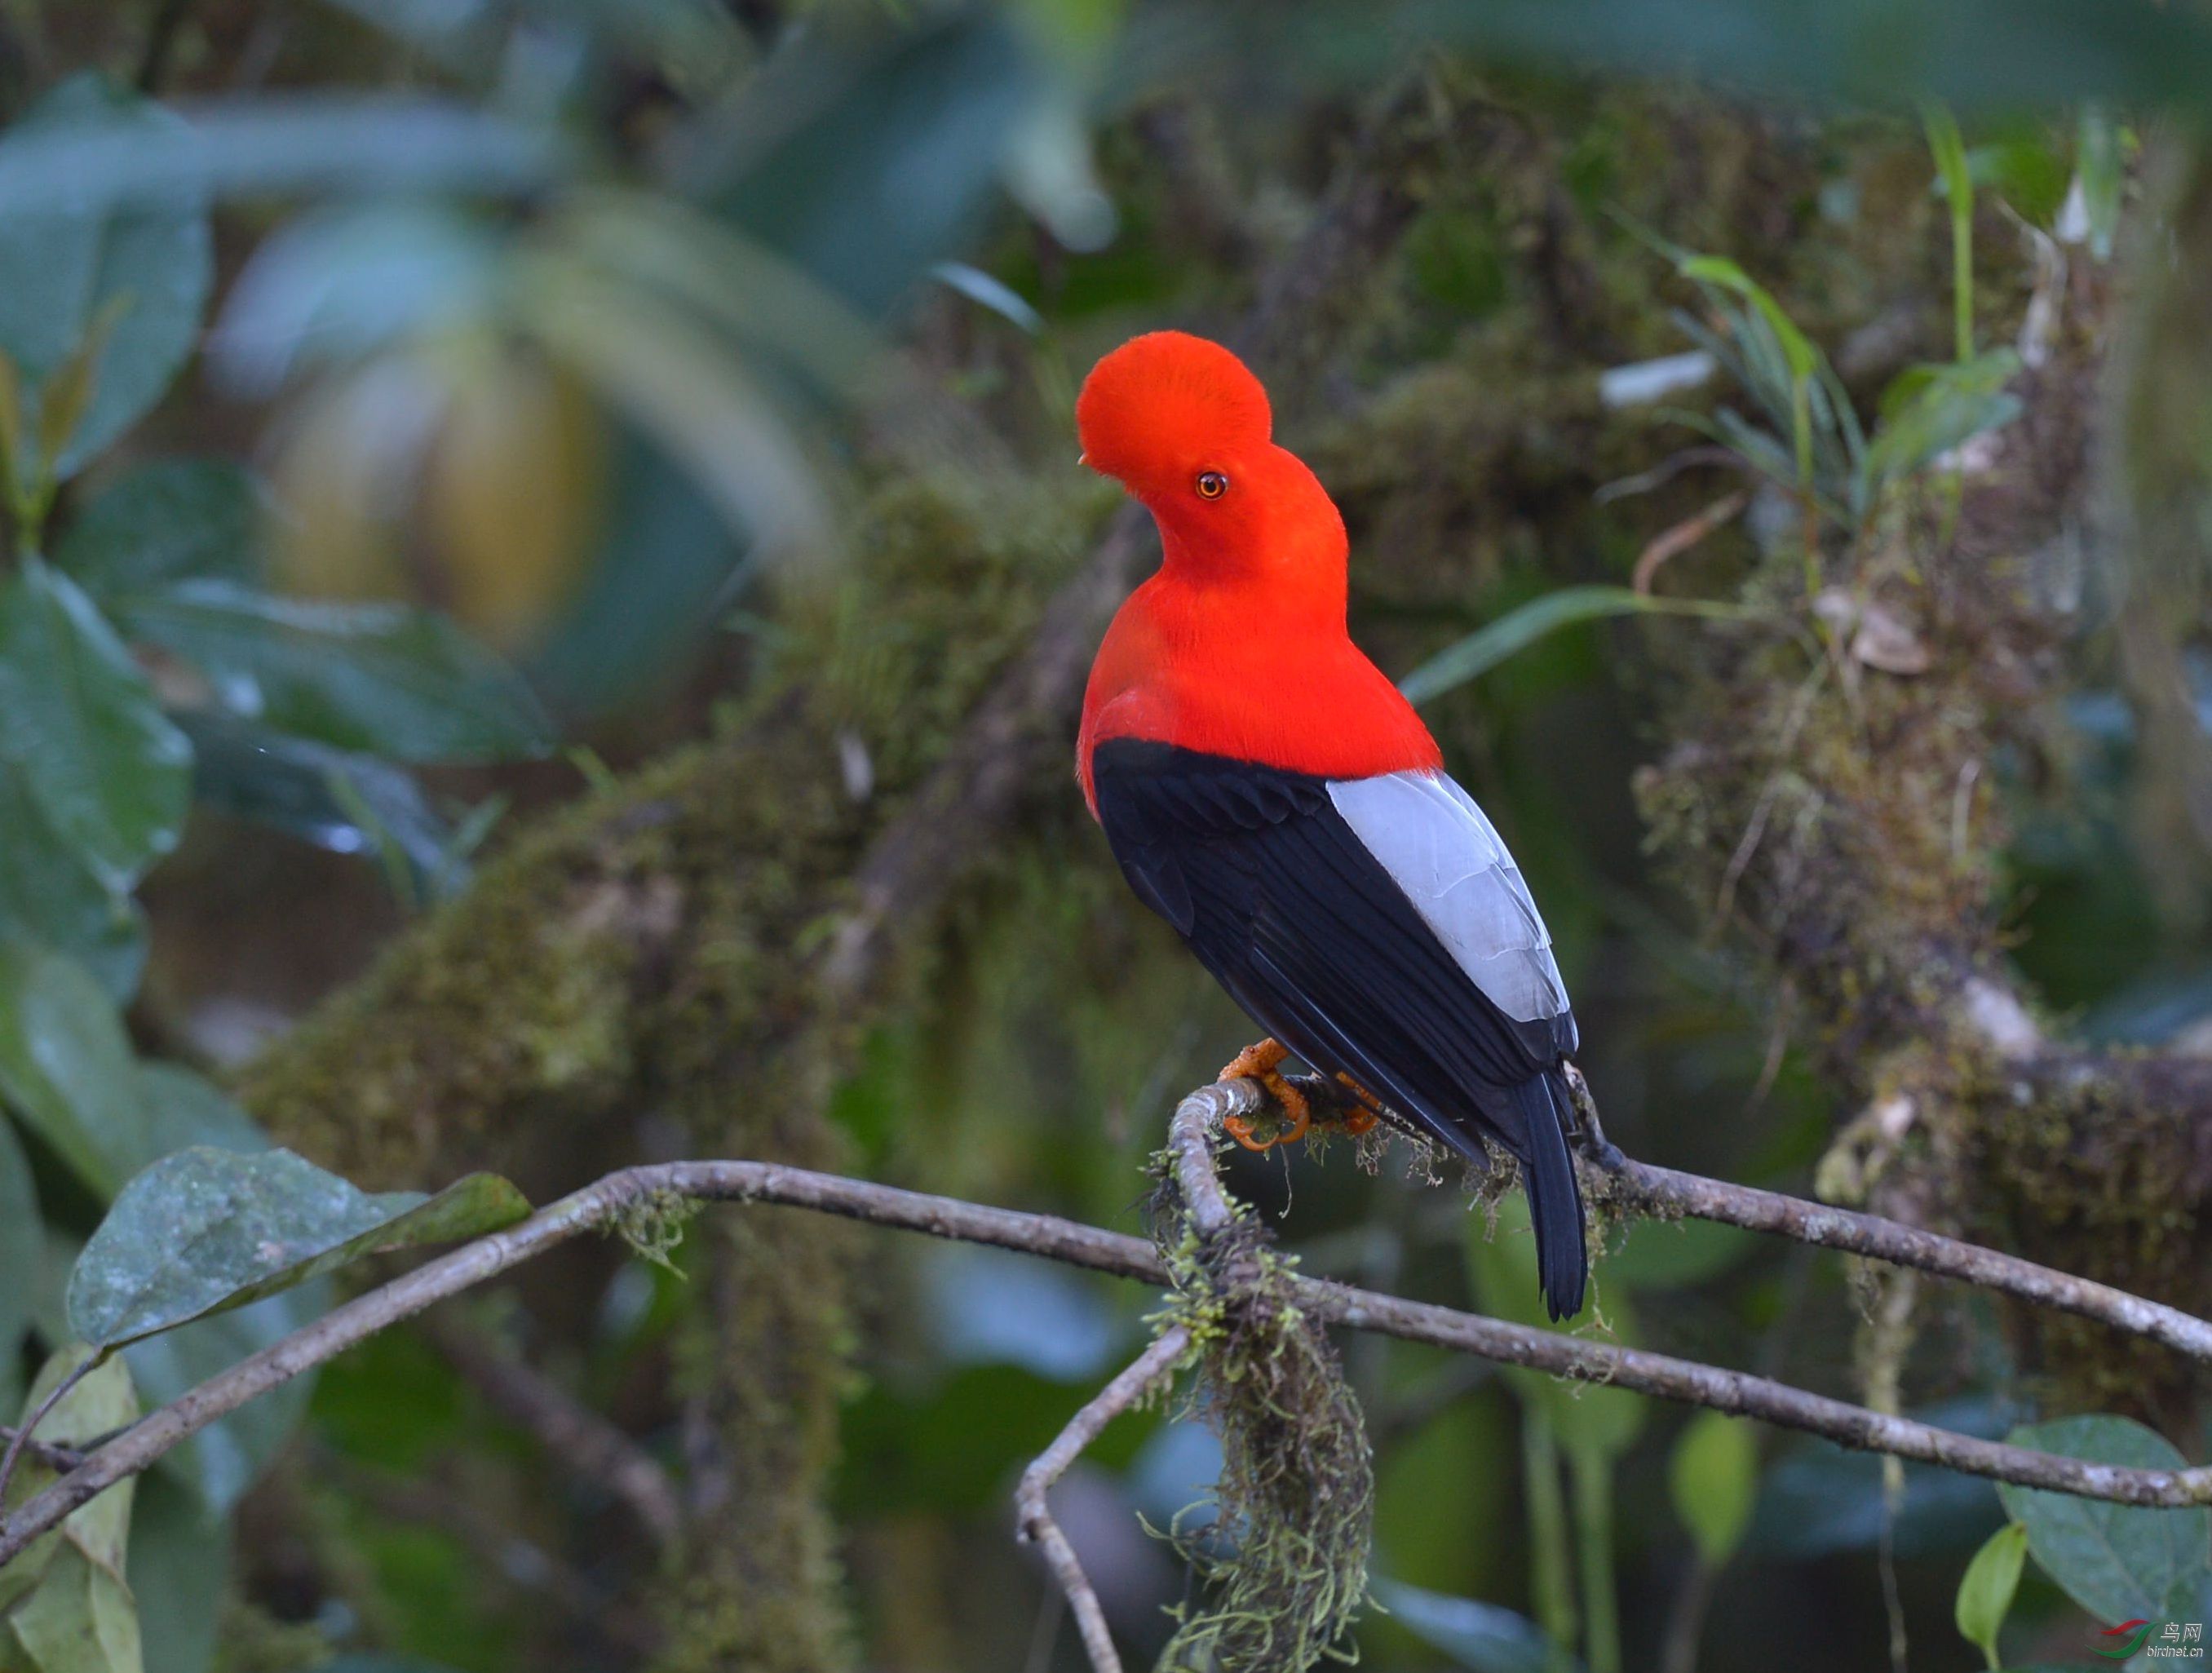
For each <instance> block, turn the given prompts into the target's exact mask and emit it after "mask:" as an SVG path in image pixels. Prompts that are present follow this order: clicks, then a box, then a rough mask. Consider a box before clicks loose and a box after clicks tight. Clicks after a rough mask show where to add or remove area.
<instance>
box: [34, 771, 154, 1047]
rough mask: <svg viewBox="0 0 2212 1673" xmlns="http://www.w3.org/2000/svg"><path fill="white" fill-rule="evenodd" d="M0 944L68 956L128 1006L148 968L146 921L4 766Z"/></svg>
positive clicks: (117, 1001) (113, 997)
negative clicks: (24, 944) (28, 944)
mask: <svg viewBox="0 0 2212 1673" xmlns="http://www.w3.org/2000/svg"><path fill="white" fill-rule="evenodd" d="M0 855H6V856H7V863H6V864H4V865H0V938H12V939H15V940H26V941H36V942H39V943H40V945H42V946H49V947H52V948H53V949H54V950H55V951H56V952H66V953H69V954H70V955H71V956H72V957H73V958H76V959H77V960H78V961H79V962H81V963H82V964H83V965H84V967H85V968H86V969H87V970H90V971H91V972H92V973H93V975H94V976H96V977H97V978H98V979H99V982H100V986H101V987H103V988H105V989H106V990H107V996H108V997H109V998H110V999H112V1000H113V1001H115V1002H116V1003H117V1004H118V1005H119V1004H121V1003H123V1002H124V1001H125V1000H127V999H129V998H130V997H131V995H132V994H133V993H135V992H137V988H138V978H139V976H140V975H141V974H142V973H143V971H144V970H145V967H146V916H145V914H144V913H143V912H142V911H140V910H139V909H138V903H137V902H136V901H135V900H133V899H132V898H131V897H130V896H129V895H127V894H114V893H111V892H109V891H108V889H107V887H106V885H104V884H103V883H101V882H100V879H98V878H97V877H95V876H94V875H93V873H92V871H91V868H90V867H88V866H87V865H85V863H84V862H83V861H82V859H81V858H80V857H79V856H78V855H77V854H76V851H75V850H74V849H71V848H70V846H69V844H67V843H64V842H63V841H62V839H61V837H59V836H58V835H57V834H56V832H55V830H54V828H53V826H52V824H49V823H47V820H46V815H45V814H44V813H42V812H40V811H39V807H38V804H37V803H36V802H35V801H34V800H33V799H32V795H31V785H30V780H29V779H28V778H27V777H26V776H25V775H24V773H23V771H22V770H21V768H19V767H17V766H16V765H15V763H12V762H8V761H0Z"/></svg>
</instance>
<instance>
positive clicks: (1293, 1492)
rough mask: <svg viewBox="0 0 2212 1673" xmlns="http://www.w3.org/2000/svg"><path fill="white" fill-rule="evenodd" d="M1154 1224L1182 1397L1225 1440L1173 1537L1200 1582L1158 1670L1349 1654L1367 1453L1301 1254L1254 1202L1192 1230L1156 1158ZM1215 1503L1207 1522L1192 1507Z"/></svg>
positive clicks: (1263, 1664) (1362, 1576) (1256, 1669)
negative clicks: (1183, 1343)
mask: <svg viewBox="0 0 2212 1673" xmlns="http://www.w3.org/2000/svg"><path fill="white" fill-rule="evenodd" d="M1156 1175H1157V1177H1158V1179H1159V1181H1160V1187H1159V1189H1158V1193H1156V1195H1155V1196H1154V1199H1153V1237H1154V1239H1155V1241H1156V1242H1158V1244H1159V1246H1160V1249H1161V1250H1162V1252H1163V1253H1164V1255H1165V1256H1166V1257H1167V1261H1168V1263H1169V1270H1170V1276H1171V1278H1172V1280H1173V1282H1174V1295H1173V1299H1171V1300H1170V1304H1169V1306H1168V1308H1167V1310H1166V1311H1165V1313H1164V1316H1163V1317H1162V1320H1161V1323H1162V1324H1163V1326H1164V1327H1165V1326H1167V1325H1172V1324H1180V1325H1182V1326H1183V1327H1184V1328H1185V1329H1188V1331H1189V1332H1190V1335H1191V1340H1192V1342H1193V1344H1194V1347H1193V1360H1194V1365H1195V1367H1196V1372H1197V1387H1196V1390H1195V1392H1194V1395H1193V1396H1192V1401H1191V1404H1192V1408H1193V1410H1194V1412H1195V1413H1196V1414H1198V1415H1199V1416H1200V1417H1201V1418H1203V1419H1204V1420H1205V1421H1206V1422H1207V1423H1209V1424H1210V1425H1212V1428H1213V1430H1214V1432H1215V1433H1216V1434H1218V1436H1219V1437H1220V1439H1221V1452H1222V1462H1221V1475H1220V1479H1219V1480H1218V1481H1216V1482H1215V1484H1214V1487H1213V1490H1212V1493H1211V1494H1209V1495H1208V1497H1207V1499H1206V1500H1204V1501H1203V1502H1202V1503H1201V1504H1200V1505H1199V1506H1193V1507H1192V1509H1191V1510H1190V1511H1188V1512H1184V1513H1183V1515H1182V1517H1179V1518H1177V1520H1176V1524H1175V1525H1174V1526H1173V1527H1171V1528H1170V1529H1169V1530H1168V1537H1169V1538H1170V1540H1171V1541H1172V1542H1173V1543H1174V1544H1175V1545H1176V1548H1177V1549H1178V1551H1179V1552H1180V1553H1181V1554H1182V1556H1183V1558H1184V1559H1185V1560H1186V1561H1188V1563H1189V1565H1190V1567H1191V1570H1192V1573H1193V1574H1194V1579H1195V1581H1196V1583H1197V1585H1199V1587H1200V1591H1201V1593H1202V1596H1201V1597H1200V1598H1199V1599H1198V1600H1197V1601H1196V1602H1194V1603H1187V1604H1185V1605H1183V1606H1182V1607H1181V1608H1179V1609H1176V1610H1175V1611H1174V1614H1175V1615H1176V1623H1177V1624H1176V1633H1175V1636H1174V1637H1173V1638H1172V1639H1171V1640H1170V1641H1169V1644H1168V1646H1167V1648H1166V1649H1165V1650H1164V1652H1162V1653H1161V1656H1160V1660H1159V1667H1160V1670H1161V1673H1276V1670H1281V1673H1302V1670H1304V1669H1306V1668H1310V1667H1312V1666H1314V1665H1315V1664H1317V1663H1319V1662H1322V1661H1323V1660H1337V1661H1351V1660H1353V1659H1355V1656H1354V1653H1353V1652H1352V1646H1351V1642H1350V1634H1351V1631H1352V1625H1353V1623H1354V1621H1356V1620H1357V1619H1358V1614H1359V1610H1360V1608H1361V1606H1362V1604H1363V1603H1365V1601H1366V1598H1367V1562H1368V1554H1369V1550H1370V1547H1371V1545H1372V1543H1373V1538H1374V1521H1375V1462H1374V1457H1373V1456H1372V1454H1371V1453H1370V1451H1369V1450H1368V1445H1367V1429H1366V1424H1365V1421H1364V1418H1363V1417H1362V1416H1361V1414H1360V1410H1359V1406H1358V1402H1357V1401H1356V1400H1354V1399H1353V1397H1352V1388H1351V1385H1350V1384H1349V1383H1348V1382H1347V1381H1346V1378H1345V1374H1344V1367H1343V1366H1342V1364H1341V1363H1340V1361H1339V1360H1338V1359H1337V1356H1336V1350H1335V1348H1334V1347H1332V1346H1331V1345H1330V1343H1329V1341H1328V1335H1326V1333H1324V1332H1323V1330H1322V1328H1321V1326H1320V1325H1319V1324H1317V1323H1315V1321H1314V1320H1312V1319H1311V1318H1309V1317H1307V1316H1306V1315H1305V1313H1304V1311H1302V1310H1301V1309H1300V1308H1299V1307H1298V1305H1297V1303H1296V1301H1295V1300H1294V1299H1293V1297H1292V1293H1291V1287H1290V1279H1291V1273H1292V1270H1293V1268H1294V1266H1295V1262H1292V1261H1291V1260H1288V1259H1286V1258H1285V1256H1282V1255H1280V1254H1279V1253H1278V1252H1277V1251H1276V1250H1275V1249H1274V1248H1273V1246H1272V1240H1271V1239H1270V1238H1269V1237H1268V1235H1267V1230H1266V1228H1265V1227H1264V1226H1261V1224H1260V1222H1259V1220H1258V1218H1257V1217H1256V1216H1255V1214H1254V1213H1253V1212H1252V1210H1251V1208H1250V1207H1249V1205H1246V1204H1242V1203H1240V1204H1238V1205H1237V1207H1236V1209H1235V1220H1234V1221H1233V1223H1232V1225H1231V1226H1230V1228H1229V1229H1228V1230H1227V1231H1226V1232H1223V1233H1222V1234H1221V1235H1219V1236H1218V1237H1215V1238H1211V1239H1209V1240H1206V1241H1205V1242H1203V1243H1201V1242H1200V1239H1199V1238H1198V1237H1197V1235H1196V1234H1195V1232H1193V1230H1192V1229H1191V1228H1190V1226H1189V1225H1188V1222H1187V1221H1186V1220H1185V1219H1184V1217H1183V1214H1182V1208H1181V1204H1180V1201H1179V1199H1178V1198H1177V1196H1176V1193H1175V1191H1174V1188H1173V1185H1172V1183H1171V1181H1172V1177H1173V1171H1172V1169H1171V1168H1170V1167H1169V1166H1167V1165H1166V1164H1165V1163H1164V1161H1163V1162H1162V1163H1161V1164H1159V1165H1158V1166H1157V1167H1156ZM1206 1510H1211V1511H1212V1512H1214V1514H1213V1515H1212V1518H1210V1519H1206V1521H1205V1525H1204V1526H1203V1527H1200V1526H1197V1525H1196V1524H1197V1522H1198V1520H1200V1518H1199V1517H1198V1515H1197V1513H1198V1512H1203V1511H1206Z"/></svg>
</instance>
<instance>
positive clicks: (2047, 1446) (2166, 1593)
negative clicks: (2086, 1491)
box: [1997, 1416, 2212, 1621]
mask: <svg viewBox="0 0 2212 1673" xmlns="http://www.w3.org/2000/svg"><path fill="white" fill-rule="evenodd" d="M2009 1439H2010V1440H2011V1441H2012V1444H2013V1445H2015V1446H2032V1447H2034V1448H2036V1449H2038V1450H2039V1451H2045V1452H2057V1453H2060V1454H2063V1456H2065V1457H2069V1458H2086V1459H2088V1460H2091V1461H2092V1462H2093V1463H2109V1464H2124V1465H2128V1466H2130V1467H2131V1468H2134V1469H2186V1468H2188V1465H2187V1463H2186V1462H2185V1460H2184V1459H2183V1457H2182V1456H2181V1454H2180V1453H2179V1452H2178V1451H2175V1450H2174V1449H2173V1447H2172V1445H2171V1444H2170V1443H2169V1442H2168V1441H2167V1440H2166V1439H2165V1438H2164V1437H2163V1436H2161V1435H2159V1434H2156V1433H2153V1432H2152V1431H2151V1430H2149V1429H2147V1428H2145V1427H2143V1426H2142V1424H2140V1423H2137V1422H2136V1421H2134V1420H2133V1419H2131V1418H2124V1417H2107V1416H2094V1417H2069V1418H2061V1419H2059V1420H2058V1421H2056V1422H2052V1423H2039V1424H2033V1425H2027V1426H2024V1427H2021V1428H2018V1429H2015V1430H2014V1431H2013V1433H2012V1434H2011V1436H2010V1437H2009ZM1997 1496H1998V1497H1999V1498H2000V1499H2001V1500H2003V1501H2004V1507H2005V1512H2006V1513H2007V1514H2008V1516H2010V1517H2011V1518H2012V1519H2013V1520H2014V1521H2015V1522H2018V1523H2020V1524H2021V1525H2022V1526H2024V1527H2025V1528H2026V1529H2027V1548H2028V1549H2029V1550H2030V1551H2032V1552H2033V1553H2034V1554H2035V1560H2036V1562H2037V1563H2038V1564H2039V1565H2040V1567H2042V1569H2043V1571H2044V1573H2046V1574H2048V1575H2050V1576H2051V1579H2054V1580H2056V1581H2057V1582H2058V1584H2059V1585H2061V1586H2063V1588H2064V1589H2065V1591H2066V1593H2067V1595H2068V1596H2069V1597H2072V1598H2073V1599H2074V1601H2075V1603H2079V1604H2081V1607H2082V1608H2083V1609H2087V1610H2088V1611H2089V1613H2090V1614H2092V1615H2095V1616H2096V1617H2097V1618H2098V1619H2099V1620H2100V1621H2127V1620H2130V1619H2132V1618H2134V1617H2136V1616H2137V1615H2141V1616H2143V1617H2145V1618H2147V1619H2149V1620H2154V1621H2155V1620H2162V1619H2165V1618H2166V1616H2167V1615H2169V1614H2171V1613H2172V1603H2173V1602H2174V1600H2175V1599H2177V1598H2180V1599H2182V1600H2184V1605H2183V1606H2184V1607H2191V1606H2193V1605H2194V1603H2195V1602H2196V1600H2197V1593H2198V1592H2199V1591H2201V1590H2202V1589H2203V1585H2204V1582H2205V1575H2206V1570H2207V1568H2208V1567H2212V1511H2207V1510H2205V1509H2203V1508H2202V1507H2197V1508H2194V1509H2190V1510H2172V1511H2161V1510H2145V1509H2142V1508H2141V1507H2138V1506H2130V1505H2111V1504H2105V1503H2102V1502H2100V1501H2099V1500H2093V1499H2075V1498H2073V1497H2071V1496H2070V1495H2069V1494H2063V1493H2046V1492H2044V1491H2042V1490H2041V1489H2039V1488H2034V1487H2015V1486H2013V1485H2012V1484H2010V1483H2009V1482H1999V1483H1998V1485H1997Z"/></svg>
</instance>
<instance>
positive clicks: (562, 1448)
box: [427, 1323, 684, 1545]
mask: <svg viewBox="0 0 2212 1673" xmlns="http://www.w3.org/2000/svg"><path fill="white" fill-rule="evenodd" d="M427 1331H428V1335H429V1338H430V1341H431V1342H432V1344H433V1345H434V1346H435V1347H436V1348H437V1350H438V1351H439V1352H440V1353H441V1354H444V1355H445V1356H446V1358H447V1360H449V1361H450V1362H451V1363H452V1365H453V1369H454V1370H456V1371H458V1372H460V1374H461V1375H462V1377H463V1378H465V1379H467V1381H468V1382H469V1383H470V1384H471V1385H472V1386H473V1387H474V1388H475V1389H476V1390H477V1393H479V1394H481V1395H483V1397H484V1398H485V1400H486V1401H488V1402H490V1404H491V1407H492V1408H493V1409H494V1410H495V1411H497V1412H498V1413H499V1414H501V1415H502V1416H503V1417H506V1418H507V1420H508V1421H511V1422H513V1423H517V1424H520V1426H521V1427H523V1428H525V1429H527V1430H528V1431H529V1432H530V1433H532V1434H533V1435H535V1436H536V1437H537V1438H538V1440H539V1441H540V1442H541V1443H542V1444H543V1445H544V1448H545V1450H546V1451H547V1452H548V1453H550V1455H551V1456H552V1457H555V1458H556V1459H558V1460H559V1461H560V1462H561V1463H563V1464H565V1465H567V1466H568V1468H569V1469H572V1470H574V1472H575V1473H576V1474H577V1475H581V1476H583V1477H584V1478H585V1479H586V1480H587V1481H592V1482H593V1483H595V1484H596V1485H598V1486H599V1487H603V1488H605V1490H606V1491H607V1492H608V1493H610V1494H612V1495H613V1496H614V1497H615V1498H617V1499H618V1500H621V1501H622V1502H623V1504H624V1505H626V1506H629V1511H630V1513H631V1514H632V1515H634V1516H635V1517H636V1518H637V1519H638V1520H639V1521H640V1522H641V1523H642V1524H644V1526H645V1529H646V1531H647V1532H648V1533H650V1534H651V1535H652V1536H653V1538H654V1539H655V1540H657V1541H658V1542H659V1543H661V1544H663V1545H666V1544H668V1543H669V1542H671V1541H673V1540H674V1539H675V1538H676V1536H678V1534H680V1533H681V1532H682V1531H683V1527H684V1507H683V1503H682V1500H680V1499H679V1497H678V1494H677V1491H676V1484H675V1482H673V1481H671V1480H669V1477H668V1472H667V1471H666V1470H665V1469H662V1468H661V1467H660V1465H659V1463H657V1462H656V1461H655V1460H654V1459H653V1457H652V1456H651V1455H650V1454H649V1453H647V1451H645V1450H644V1449H643V1448H641V1447H640V1446H639V1445H637V1443H636V1442H635V1441H633V1440H632V1439H630V1438H629V1436H628V1435H626V1434H624V1433H623V1432H622V1430H621V1429H619V1428H618V1427H616V1426H615V1425H614V1424H611V1423H610V1422H608V1421H607V1420H606V1419H605V1418H604V1417H601V1416H600V1415H599V1414H598V1413H597V1412H595V1411H593V1410H592V1408H590V1407H588V1406H586V1405H585V1404H584V1403H583V1402H581V1401H580V1400H578V1399H577V1398H576V1397H575V1396H574V1395H572V1394H570V1393H569V1392H568V1390H566V1389H564V1388H562V1387H561V1386H560V1384H557V1383H555V1382H554V1381H553V1380H552V1379H551V1378H548V1377H546V1376H544V1374H542V1373H541V1372H538V1371H537V1370H535V1369H534V1368H532V1366H529V1365H527V1364H526V1363H525V1362H524V1361H523V1360H520V1359H517V1358H516V1357H515V1356H514V1355H513V1354H507V1353H502V1352H501V1350H500V1349H499V1348H495V1347H494V1346H492V1345H491V1344H490V1343H489V1342H487V1341H483V1340H482V1339H481V1338H480V1337H478V1336H477V1335H475V1334H473V1333H471V1332H469V1331H465V1330H459V1329H453V1328H452V1327H450V1326H448V1325H446V1324H443V1323H433V1324H431V1325H429V1326H428V1327H427Z"/></svg>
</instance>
